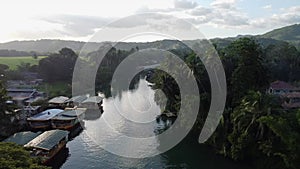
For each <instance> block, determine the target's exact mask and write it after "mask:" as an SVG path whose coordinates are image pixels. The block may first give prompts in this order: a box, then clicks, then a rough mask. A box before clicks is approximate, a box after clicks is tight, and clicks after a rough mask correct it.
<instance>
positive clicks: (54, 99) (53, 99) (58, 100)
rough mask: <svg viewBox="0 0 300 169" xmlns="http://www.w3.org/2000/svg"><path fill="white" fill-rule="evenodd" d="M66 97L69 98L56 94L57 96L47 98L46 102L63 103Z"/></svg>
mask: <svg viewBox="0 0 300 169" xmlns="http://www.w3.org/2000/svg"><path fill="white" fill-rule="evenodd" d="M68 99H69V98H68V97H65V96H58V97H54V98H52V99H51V100H49V101H48V103H54V104H62V103H64V102H65V101H66V100H68Z"/></svg>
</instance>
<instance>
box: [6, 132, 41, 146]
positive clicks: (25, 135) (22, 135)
mask: <svg viewBox="0 0 300 169" xmlns="http://www.w3.org/2000/svg"><path fill="white" fill-rule="evenodd" d="M40 134H42V132H40V131H39V132H32V131H22V132H18V133H15V134H13V135H12V136H10V137H8V138H7V139H5V140H3V142H10V143H16V144H18V145H21V146H24V145H25V144H27V143H29V142H30V141H31V140H33V139H34V138H36V137H37V136H39V135H40Z"/></svg>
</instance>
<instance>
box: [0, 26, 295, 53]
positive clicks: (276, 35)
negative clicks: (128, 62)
mask: <svg viewBox="0 0 300 169" xmlns="http://www.w3.org/2000/svg"><path fill="white" fill-rule="evenodd" d="M245 36H246V37H254V38H256V39H257V40H258V42H259V43H260V44H262V46H268V45H270V44H278V43H283V42H282V41H286V42H289V43H291V44H293V45H294V46H296V48H297V49H298V50H300V24H295V25H291V26H287V27H283V28H279V29H275V30H273V31H270V32H268V33H265V34H263V35H257V36H255V35H253V36H251V35H239V36H237V37H230V38H223V39H221V38H215V39H211V41H212V43H215V44H216V45H217V46H218V47H220V48H222V47H225V46H227V45H228V44H230V42H232V41H234V40H236V39H238V38H240V37H245ZM183 42H187V43H192V42H193V41H183ZM85 43H86V42H82V41H66V40H51V39H42V40H30V41H12V42H7V43H0V50H17V51H24V52H32V51H34V52H36V53H39V54H41V55H47V54H49V53H53V52H57V51H59V50H60V49H62V48H64V47H67V48H71V49H72V50H74V51H75V52H77V53H79V52H80V51H81V49H82V47H83V46H84V45H85ZM106 43H107V42H106ZM100 45H101V43H96V42H93V43H91V44H90V45H89V46H90V47H91V48H89V49H85V51H81V52H83V54H87V53H90V52H92V51H95V49H98V47H99V46H100ZM136 47H138V48H139V49H145V48H158V49H165V50H170V49H178V48H185V47H186V46H185V45H183V44H182V43H181V42H179V41H176V40H162V41H154V42H120V43H118V44H117V46H116V48H117V49H123V50H130V49H131V48H136Z"/></svg>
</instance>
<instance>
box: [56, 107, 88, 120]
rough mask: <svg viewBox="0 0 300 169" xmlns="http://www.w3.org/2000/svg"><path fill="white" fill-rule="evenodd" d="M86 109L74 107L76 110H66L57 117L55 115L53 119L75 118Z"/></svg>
mask: <svg viewBox="0 0 300 169" xmlns="http://www.w3.org/2000/svg"><path fill="white" fill-rule="evenodd" d="M85 111H86V109H74V110H65V111H63V112H61V113H59V114H58V115H56V116H55V117H53V118H52V119H53V120H71V119H74V118H77V117H78V116H80V115H81V114H82V113H84V112H85Z"/></svg>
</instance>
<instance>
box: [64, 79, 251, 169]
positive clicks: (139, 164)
mask: <svg viewBox="0 0 300 169" xmlns="http://www.w3.org/2000/svg"><path fill="white" fill-rule="evenodd" d="M119 94H120V95H121V96H119V95H116V96H114V97H109V98H105V99H104V100H103V108H104V112H103V114H102V115H101V113H100V114H97V113H93V112H91V114H90V116H88V118H86V120H85V124H84V125H85V127H84V128H85V130H84V132H82V133H80V135H79V136H78V137H75V138H74V139H73V140H72V141H70V142H69V143H68V144H67V147H68V148H69V151H70V152H69V154H70V156H69V157H68V158H67V161H66V162H65V163H64V164H63V166H62V167H61V168H63V169H73V168H86V169H90V168H203V169H212V168H218V169H228V168H231V169H235V168H236V169H238V168H245V166H241V165H238V164H236V163H234V162H232V161H230V160H227V159H225V158H223V157H221V156H218V155H215V153H214V152H213V151H212V150H211V148H209V147H206V146H204V145H199V143H197V140H196V139H191V138H186V139H184V140H183V141H182V142H181V143H180V144H179V145H177V146H176V147H174V148H173V149H171V150H169V151H167V152H166V153H163V154H160V155H156V156H154V157H150V158H143V159H134V158H125V157H120V156H117V155H115V154H112V153H110V152H108V151H106V150H104V149H102V148H101V147H110V148H112V147H118V148H120V147H121V148H122V151H123V152H131V151H134V150H136V149H139V150H141V151H140V152H139V153H141V154H143V153H145V152H148V151H153V148H154V149H156V150H157V149H159V140H156V139H153V140H150V141H148V142H144V143H143V145H139V144H132V143H128V142H125V141H124V138H123V137H122V136H120V135H119V134H118V133H122V134H125V135H126V136H131V137H139V136H140V137H141V136H142V137H149V136H153V135H156V134H158V133H160V132H162V131H163V130H164V129H165V128H166V127H168V126H170V125H171V124H172V120H170V119H164V118H158V119H157V118H156V116H157V115H158V114H160V112H161V110H160V107H159V106H158V105H157V104H156V103H155V101H154V91H153V90H152V89H151V88H150V87H149V86H148V83H147V81H146V80H145V79H140V81H139V82H138V85H137V86H136V88H135V89H134V90H129V91H124V90H121V92H119ZM145 96H146V97H145ZM120 111H122V112H121V113H120ZM145 112H147V113H145ZM141 115H143V116H148V117H147V118H148V119H152V121H151V122H140V123H134V121H139V120H141V119H139V117H141ZM104 122H109V123H108V124H110V126H109V127H108V128H107V126H105V125H104ZM100 129H101V130H100ZM145 145H146V146H145ZM145 147H146V148H145ZM142 148H144V149H142Z"/></svg>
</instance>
